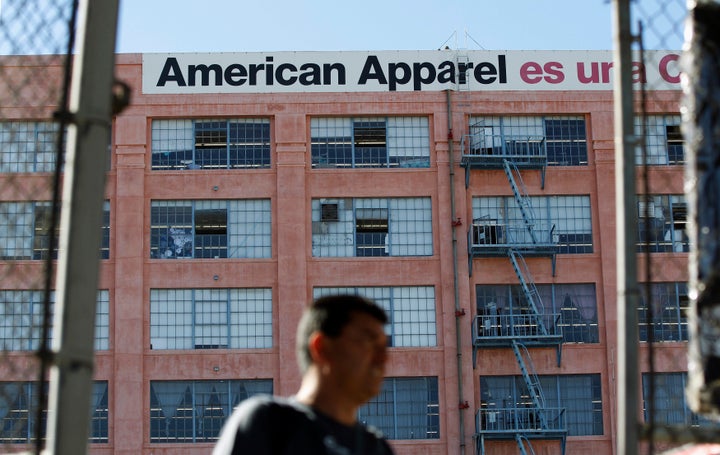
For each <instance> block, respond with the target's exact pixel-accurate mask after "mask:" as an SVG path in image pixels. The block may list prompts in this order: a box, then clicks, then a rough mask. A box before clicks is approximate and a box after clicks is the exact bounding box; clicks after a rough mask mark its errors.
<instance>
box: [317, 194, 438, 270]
mask: <svg viewBox="0 0 720 455" xmlns="http://www.w3.org/2000/svg"><path fill="white" fill-rule="evenodd" d="M327 204H336V205H337V221H332V220H326V221H323V218H322V216H323V207H324V206H326V205H327ZM312 220H313V221H312V232H313V234H312V251H313V256H315V257H352V256H430V255H432V252H433V247H432V213H431V208H430V198H390V199H380V198H372V199H313V201H312Z"/></svg>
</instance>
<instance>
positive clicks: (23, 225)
mask: <svg viewBox="0 0 720 455" xmlns="http://www.w3.org/2000/svg"><path fill="white" fill-rule="evenodd" d="M50 215H51V209H50V203H49V202H40V201H38V202H0V225H2V226H3V227H4V229H3V230H2V231H1V232H0V260H21V259H46V258H47V257H48V254H51V255H52V258H53V259H57V248H58V236H59V226H58V227H57V228H56V230H55V234H54V235H55V249H54V251H52V253H50V252H49V250H48V249H49V246H50ZM57 221H58V224H59V222H60V219H59V218H58V220H57ZM100 228H101V230H102V234H101V246H100V252H99V254H100V258H101V259H109V258H110V203H109V202H107V201H106V202H105V205H104V208H103V218H102V226H101V227H100Z"/></svg>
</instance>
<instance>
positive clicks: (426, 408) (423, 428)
mask: <svg viewBox="0 0 720 455" xmlns="http://www.w3.org/2000/svg"><path fill="white" fill-rule="evenodd" d="M358 420H360V421H361V422H363V423H365V424H367V425H372V426H374V427H375V428H377V429H379V430H380V431H382V433H383V435H385V437H386V438H388V439H439V438H440V406H439V399H438V378H437V377H435V376H428V377H398V378H385V380H384V381H383V385H382V389H381V390H380V393H379V394H378V395H377V396H376V397H374V398H372V399H371V400H370V401H368V402H367V403H366V404H365V405H364V406H363V407H361V408H360V409H359V410H358Z"/></svg>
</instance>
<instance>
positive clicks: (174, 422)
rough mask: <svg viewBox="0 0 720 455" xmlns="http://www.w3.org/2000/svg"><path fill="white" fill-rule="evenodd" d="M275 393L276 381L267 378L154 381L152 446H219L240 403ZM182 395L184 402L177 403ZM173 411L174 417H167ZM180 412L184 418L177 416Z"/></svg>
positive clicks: (150, 428) (151, 413)
mask: <svg viewBox="0 0 720 455" xmlns="http://www.w3.org/2000/svg"><path fill="white" fill-rule="evenodd" d="M162 388H165V390H161V389H162ZM213 391H214V392H213ZM208 392H209V393H208ZM272 393H273V380H272V379H264V378H258V379H231V380H187V381H184V380H171V381H164V380H151V381H150V384H149V398H150V399H149V401H150V414H149V425H148V433H149V442H150V444H152V445H155V444H176V443H185V444H197V443H209V442H215V441H217V439H218V436H219V434H220V430H221V428H222V426H223V425H224V424H225V421H226V420H227V418H228V417H229V416H230V415H231V414H232V411H233V409H234V408H235V407H237V405H238V404H240V402H242V401H243V400H245V399H247V398H249V397H251V396H253V395H257V394H268V395H271V394H272ZM159 394H160V395H162V396H163V400H160V398H159V397H158V395H159ZM181 395H182V398H181V399H177V398H179V397H180V396H181ZM213 395H215V396H216V398H215V399H213ZM166 396H169V397H170V399H171V401H172V403H171V404H165V397H166ZM203 396H209V398H208V400H202V399H201V398H202V397H203ZM188 398H189V399H188ZM215 400H217V401H215ZM173 409H174V413H173V414H172V416H166V413H169V412H170V411H171V410H173ZM199 411H202V412H199ZM178 412H180V413H182V414H181V415H177V413H178Z"/></svg>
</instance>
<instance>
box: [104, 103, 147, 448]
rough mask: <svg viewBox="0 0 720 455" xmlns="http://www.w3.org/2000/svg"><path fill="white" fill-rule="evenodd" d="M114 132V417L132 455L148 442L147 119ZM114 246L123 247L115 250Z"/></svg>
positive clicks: (117, 437)
mask: <svg viewBox="0 0 720 455" xmlns="http://www.w3.org/2000/svg"><path fill="white" fill-rule="evenodd" d="M115 131H116V133H117V136H118V137H116V149H115V152H116V156H117V161H116V172H117V181H118V182H122V184H121V185H118V187H117V188H116V198H115V201H114V202H115V204H114V206H113V204H112V202H111V211H114V217H115V224H114V228H115V229H114V233H113V234H112V235H113V236H114V238H115V242H114V243H113V244H112V245H111V251H110V256H111V258H114V260H115V290H114V295H111V299H112V302H113V305H112V308H113V312H112V314H111V316H112V326H111V327H112V334H113V337H112V343H113V344H112V349H113V353H114V358H115V363H114V367H113V370H114V374H113V378H114V380H113V382H112V383H111V384H110V387H111V391H110V395H111V397H112V399H111V400H110V406H111V407H110V415H111V416H112V419H111V420H112V425H113V427H114V432H113V444H114V447H115V451H114V453H116V454H128V455H130V454H138V453H142V451H143V445H144V442H145V441H147V440H148V438H149V428H148V427H147V426H146V425H147V423H148V422H149V419H148V416H149V408H150V400H149V397H148V394H147V393H146V391H148V390H149V382H148V381H146V380H145V379H146V378H144V376H143V353H144V350H145V345H146V344H147V343H146V339H145V333H146V330H145V327H146V326H148V325H149V321H146V315H147V314H149V312H148V311H147V309H146V305H145V302H146V300H147V299H146V295H147V292H145V279H144V264H145V262H146V261H145V258H144V257H143V254H144V251H145V248H144V247H143V246H144V243H145V242H144V240H145V239H146V238H149V236H148V233H146V232H145V231H144V226H145V224H146V223H144V221H143V220H144V216H145V211H146V206H147V205H148V204H147V202H148V201H147V200H146V198H145V194H144V193H145V184H144V183H145V182H144V180H145V175H144V174H145V144H146V143H147V140H146V131H147V125H146V119H145V117H144V116H135V117H132V116H128V117H119V118H118V119H117V122H116V128H115ZM115 245H122V248H113V246H115ZM148 393H149V392H148Z"/></svg>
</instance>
